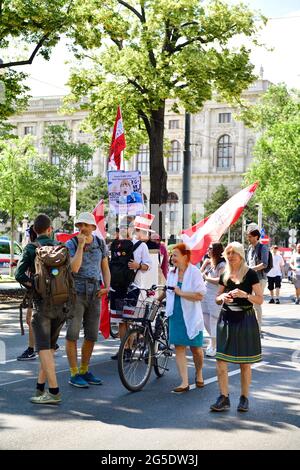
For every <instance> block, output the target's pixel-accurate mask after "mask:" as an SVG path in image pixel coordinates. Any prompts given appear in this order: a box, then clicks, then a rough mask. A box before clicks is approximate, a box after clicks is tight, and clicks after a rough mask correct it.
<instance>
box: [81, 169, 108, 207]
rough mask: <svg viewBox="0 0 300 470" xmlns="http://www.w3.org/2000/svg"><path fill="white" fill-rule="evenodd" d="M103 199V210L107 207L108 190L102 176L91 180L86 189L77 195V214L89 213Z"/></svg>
mask: <svg viewBox="0 0 300 470" xmlns="http://www.w3.org/2000/svg"><path fill="white" fill-rule="evenodd" d="M100 199H103V201H104V204H105V208H107V206H108V189H107V180H106V179H104V178H102V176H95V177H94V178H91V179H90V180H89V181H88V183H87V185H86V187H85V188H83V189H81V190H80V191H78V193H77V210H78V212H86V211H87V212H91V211H92V210H93V209H94V207H96V205H97V204H98V202H99V201H100Z"/></svg>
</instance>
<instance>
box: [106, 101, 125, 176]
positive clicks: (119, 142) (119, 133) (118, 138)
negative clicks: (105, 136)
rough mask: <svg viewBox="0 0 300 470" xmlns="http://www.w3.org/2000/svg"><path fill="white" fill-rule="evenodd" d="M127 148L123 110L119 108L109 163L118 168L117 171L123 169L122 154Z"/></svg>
mask: <svg viewBox="0 0 300 470" xmlns="http://www.w3.org/2000/svg"><path fill="white" fill-rule="evenodd" d="M125 148H126V142H125V134H124V127H123V121H122V114H121V108H120V106H118V110H117V117H116V121H115V125H114V130H113V134H112V139H111V144H110V151H109V162H110V163H112V164H114V165H115V166H116V167H117V170H120V168H121V152H122V151H123V150H124V149H125Z"/></svg>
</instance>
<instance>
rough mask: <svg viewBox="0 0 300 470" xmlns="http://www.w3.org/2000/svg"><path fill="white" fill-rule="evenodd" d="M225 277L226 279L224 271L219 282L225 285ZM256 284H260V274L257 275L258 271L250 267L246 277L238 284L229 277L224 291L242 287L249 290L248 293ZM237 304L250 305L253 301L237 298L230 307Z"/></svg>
mask: <svg viewBox="0 0 300 470" xmlns="http://www.w3.org/2000/svg"><path fill="white" fill-rule="evenodd" d="M223 279H224V273H222V274H221V276H220V281H219V284H220V285H221V286H225V284H224V281H223ZM254 284H259V280H258V276H257V273H256V272H255V271H253V269H249V271H248V272H247V273H246V275H245V277H244V279H243V280H242V282H241V283H240V284H236V283H235V282H233V281H232V280H231V279H228V281H227V286H225V290H224V292H229V291H231V290H234V289H240V290H242V291H244V292H247V294H251V293H252V290H253V286H254ZM235 305H247V306H248V305H252V303H251V302H249V300H247V299H238V298H236V299H234V302H232V303H230V304H229V307H230V306H235ZM224 306H225V304H224Z"/></svg>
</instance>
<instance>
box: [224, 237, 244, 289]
mask: <svg viewBox="0 0 300 470" xmlns="http://www.w3.org/2000/svg"><path fill="white" fill-rule="evenodd" d="M230 249H231V251H234V252H235V253H237V254H238V255H239V256H240V257H241V264H240V267H239V270H238V272H237V279H238V282H236V284H240V283H241V282H243V279H244V278H245V276H246V274H247V272H248V271H249V266H248V265H247V263H246V259H245V251H244V247H243V245H241V243H238V242H232V243H229V245H227V246H226V248H225V250H224V253H223V256H224V258H225V259H226V266H225V271H224V276H223V282H224V285H225V286H227V283H228V280H229V278H230V276H231V274H232V271H231V267H230V264H229V262H228V257H227V253H228V251H229V250H230Z"/></svg>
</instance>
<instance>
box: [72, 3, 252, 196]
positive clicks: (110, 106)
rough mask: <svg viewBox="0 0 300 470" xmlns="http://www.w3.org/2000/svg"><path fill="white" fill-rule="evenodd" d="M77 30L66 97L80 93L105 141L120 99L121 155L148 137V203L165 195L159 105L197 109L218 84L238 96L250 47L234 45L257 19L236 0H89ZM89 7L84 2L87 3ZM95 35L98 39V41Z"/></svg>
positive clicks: (225, 93) (247, 76)
mask: <svg viewBox="0 0 300 470" xmlns="http://www.w3.org/2000/svg"><path fill="white" fill-rule="evenodd" d="M85 7H86V12H88V11H90V12H93V14H92V15H89V14H88V13H86V17H85V18H82V28H81V33H82V34H81V33H80V31H77V34H76V43H77V46H76V47H75V53H76V56H77V58H78V59H80V60H81V62H80V66H79V67H78V68H77V69H74V70H73V73H72V75H71V78H70V80H69V85H70V87H71V90H72V93H71V94H70V96H69V97H68V99H67V101H66V104H67V106H68V107H70V106H71V107H72V106H76V105H77V103H78V102H79V101H80V100H81V99H82V98H85V99H86V100H85V104H83V105H82V106H83V107H86V108H89V110H90V114H89V122H90V123H91V125H92V127H93V128H94V129H95V130H96V132H97V131H98V132H99V135H100V129H104V130H107V131H108V133H107V134H106V135H104V136H103V134H101V139H102V143H103V142H104V143H106V144H108V143H109V140H110V133H111V126H112V124H113V121H114V118H115V110H116V106H117V105H118V104H120V105H121V107H122V111H123V118H124V123H125V130H126V133H127V144H128V147H127V149H126V154H127V156H130V155H133V154H134V153H136V152H137V151H138V149H139V146H140V144H141V143H145V142H147V141H148V142H149V147H150V181H151V193H150V203H151V204H162V203H165V202H166V200H167V187H166V181H167V174H166V171H165V167H164V161H163V153H164V152H163V144H164V114H165V113H164V112H165V104H166V100H167V99H171V100H174V105H173V109H174V110H175V111H178V107H179V106H183V107H184V108H185V109H186V110H187V111H188V112H193V113H194V112H197V111H199V110H200V109H201V107H202V106H203V104H204V102H205V101H206V100H209V99H210V98H211V97H212V94H213V92H214V91H216V92H218V93H219V94H220V95H221V96H222V97H223V98H224V99H226V100H227V101H228V100H230V101H232V100H234V99H236V100H238V99H239V97H240V94H241V92H242V91H243V90H244V89H245V88H247V87H248V85H249V84H250V83H251V82H252V81H253V80H254V78H255V77H254V74H253V65H252V64H251V63H250V59H249V57H250V49H249V48H246V47H245V46H243V45H242V46H233V45H232V44H231V40H232V39H234V38H235V37H237V36H239V37H241V36H244V37H248V38H252V39H253V40H254V41H255V36H256V32H257V30H258V27H259V26H258V23H257V21H256V20H255V15H254V13H253V12H251V11H250V10H249V9H248V7H247V6H245V5H243V4H239V5H235V6H229V5H228V4H227V3H226V2H223V1H220V0H212V1H210V2H206V3H205V4H204V3H202V2H199V0H151V1H147V2H146V1H144V0H140V1H138V2H137V1H132V0H128V1H121V0H106V1H105V0H104V1H103V0H101V1H100V0H89V1H88V2H86V3H85ZM89 9H90V10H89ZM99 35H100V36H101V43H100V42H99Z"/></svg>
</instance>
